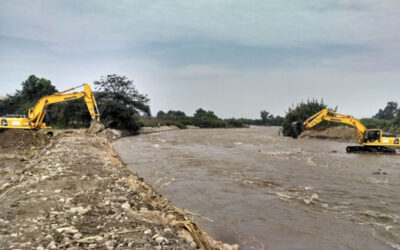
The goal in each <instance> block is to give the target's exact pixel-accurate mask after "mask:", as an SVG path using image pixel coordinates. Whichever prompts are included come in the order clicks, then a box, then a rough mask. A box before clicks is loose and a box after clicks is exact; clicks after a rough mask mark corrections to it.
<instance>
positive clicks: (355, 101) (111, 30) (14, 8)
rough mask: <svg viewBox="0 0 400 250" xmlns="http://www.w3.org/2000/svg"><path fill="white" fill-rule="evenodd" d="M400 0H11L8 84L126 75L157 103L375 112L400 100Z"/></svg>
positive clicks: (1, 15)
mask: <svg viewBox="0 0 400 250" xmlns="http://www.w3.org/2000/svg"><path fill="white" fill-rule="evenodd" d="M399 31H400V1H398V0H307V1H304V0H290V1H289V0H287V1H284V0H270V1H256V0H252V1H240V0H237V1H227V0H221V1H215V0H209V1H206V0H202V1H200V0H194V1H190V0H185V1H172V0H170V1H147V0H143V1H133V0H130V1H122V0H121V1H117V0H110V1H102V0H92V1H88V0H85V1H81V0H76V1H75V0H65V1H62V0H60V1H53V0H46V1H44V0H43V1H42V0H26V1H25V0H14V1H6V0H3V1H0V74H1V76H2V77H1V78H0V95H5V94H6V93H13V92H14V91H15V90H16V89H19V88H20V84H21V82H22V81H24V80H25V79H26V78H27V77H28V76H29V75H30V74H35V75H37V76H40V77H45V78H47V79H50V80H51V81H52V83H53V84H54V85H55V86H57V88H58V89H59V90H62V89H66V88H69V87H72V86H76V85H78V84H80V83H82V82H88V83H92V82H93V81H94V80H96V79H99V78H100V77H101V76H102V75H107V74H111V73H116V74H121V75H125V76H127V77H128V78H130V79H132V80H134V82H135V84H136V86H137V87H138V89H139V91H140V92H142V93H146V94H148V95H149V97H150V99H151V103H150V104H151V108H152V112H153V114H156V113H157V111H158V110H160V109H162V110H170V109H172V110H183V111H185V112H186V113H187V114H192V113H193V112H194V111H195V110H196V109H197V108H198V107H202V108H205V109H210V110H214V111H215V113H216V114H217V115H219V116H222V117H232V116H234V117H250V118H257V117H258V116H259V112H260V110H262V109H265V110H267V111H269V112H271V113H273V114H280V115H284V114H285V111H287V109H288V107H289V106H290V105H291V104H295V103H297V102H299V101H301V100H307V99H308V98H318V99H320V98H323V99H324V100H325V102H326V103H328V104H329V105H331V106H336V105H338V106H339V111H340V112H341V113H346V114H351V115H354V116H357V117H368V116H372V115H373V114H375V113H376V112H377V110H378V109H379V108H382V107H384V106H385V104H386V102H387V101H391V100H394V101H399V99H400V81H399V80H400V71H399V69H400V32H399Z"/></svg>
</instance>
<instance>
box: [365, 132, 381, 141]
mask: <svg viewBox="0 0 400 250" xmlns="http://www.w3.org/2000/svg"><path fill="white" fill-rule="evenodd" d="M379 139H381V133H380V131H369V132H368V140H369V141H370V142H374V141H376V140H379Z"/></svg>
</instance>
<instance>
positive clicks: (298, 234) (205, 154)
mask: <svg viewBox="0 0 400 250" xmlns="http://www.w3.org/2000/svg"><path fill="white" fill-rule="evenodd" d="M279 130H280V128H278V127H251V128H248V129H191V130H177V131H168V132H163V133H156V134H148V135H139V136H133V137H126V138H122V139H119V140H117V141H116V142H115V143H114V146H115V149H116V150H117V152H118V153H119V155H120V157H121V158H122V160H123V161H124V162H126V163H127V165H128V167H129V168H130V169H131V170H133V171H135V172H137V173H138V174H139V175H140V176H142V177H143V178H144V179H145V181H147V182H148V183H150V184H152V185H153V187H155V188H156V189H157V191H158V192H159V193H161V194H162V195H164V196H165V197H167V198H168V199H170V200H171V201H172V202H173V203H174V204H175V205H176V206H178V207H180V208H184V209H187V210H189V211H191V212H193V213H195V214H198V215H201V216H195V217H194V219H195V220H196V221H197V222H198V223H199V224H200V225H201V226H202V227H203V228H204V229H205V230H206V231H207V232H208V233H209V234H211V235H212V236H213V237H215V238H216V239H218V240H221V241H224V242H228V243H238V244H239V245H240V246H241V248H242V249H400V224H399V221H398V220H399V216H400V194H399V191H400V178H399V177H400V167H399V163H400V156H393V155H360V154H347V153H346V152H345V148H346V146H347V145H350V144H351V143H343V142H336V141H327V140H318V139H299V140H296V139H292V138H287V137H282V136H281V135H280V134H279Z"/></svg>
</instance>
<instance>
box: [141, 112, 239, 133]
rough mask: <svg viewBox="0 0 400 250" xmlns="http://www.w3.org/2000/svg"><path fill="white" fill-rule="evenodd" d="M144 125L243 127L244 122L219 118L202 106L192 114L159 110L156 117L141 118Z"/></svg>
mask: <svg viewBox="0 0 400 250" xmlns="http://www.w3.org/2000/svg"><path fill="white" fill-rule="evenodd" d="M142 122H143V125H144V126H162V125H175V126H177V127H179V128H186V126H188V125H191V126H196V127H200V128H233V127H235V128H243V127H245V125H244V123H243V122H242V120H240V119H233V118H232V119H226V120H223V119H221V118H219V117H218V116H217V115H215V113H214V112H213V111H206V110H204V109H202V108H199V109H198V110H196V112H195V113H194V115H193V116H187V115H186V114H185V113H184V112H183V111H179V110H176V111H175V110H170V111H168V112H164V111H159V112H158V113H157V117H156V118H153V119H144V120H142Z"/></svg>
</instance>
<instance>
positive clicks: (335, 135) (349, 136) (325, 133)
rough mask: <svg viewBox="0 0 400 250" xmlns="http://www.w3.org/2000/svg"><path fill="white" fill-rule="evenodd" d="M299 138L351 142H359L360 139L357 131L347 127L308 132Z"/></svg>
mask: <svg viewBox="0 0 400 250" xmlns="http://www.w3.org/2000/svg"><path fill="white" fill-rule="evenodd" d="M299 138H318V139H325V140H338V141H349V142H357V139H358V138H357V135H356V132H355V129H354V128H350V127H345V126H337V127H330V128H327V129H324V130H306V131H304V132H303V133H302V134H301V135H300V136H299Z"/></svg>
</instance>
